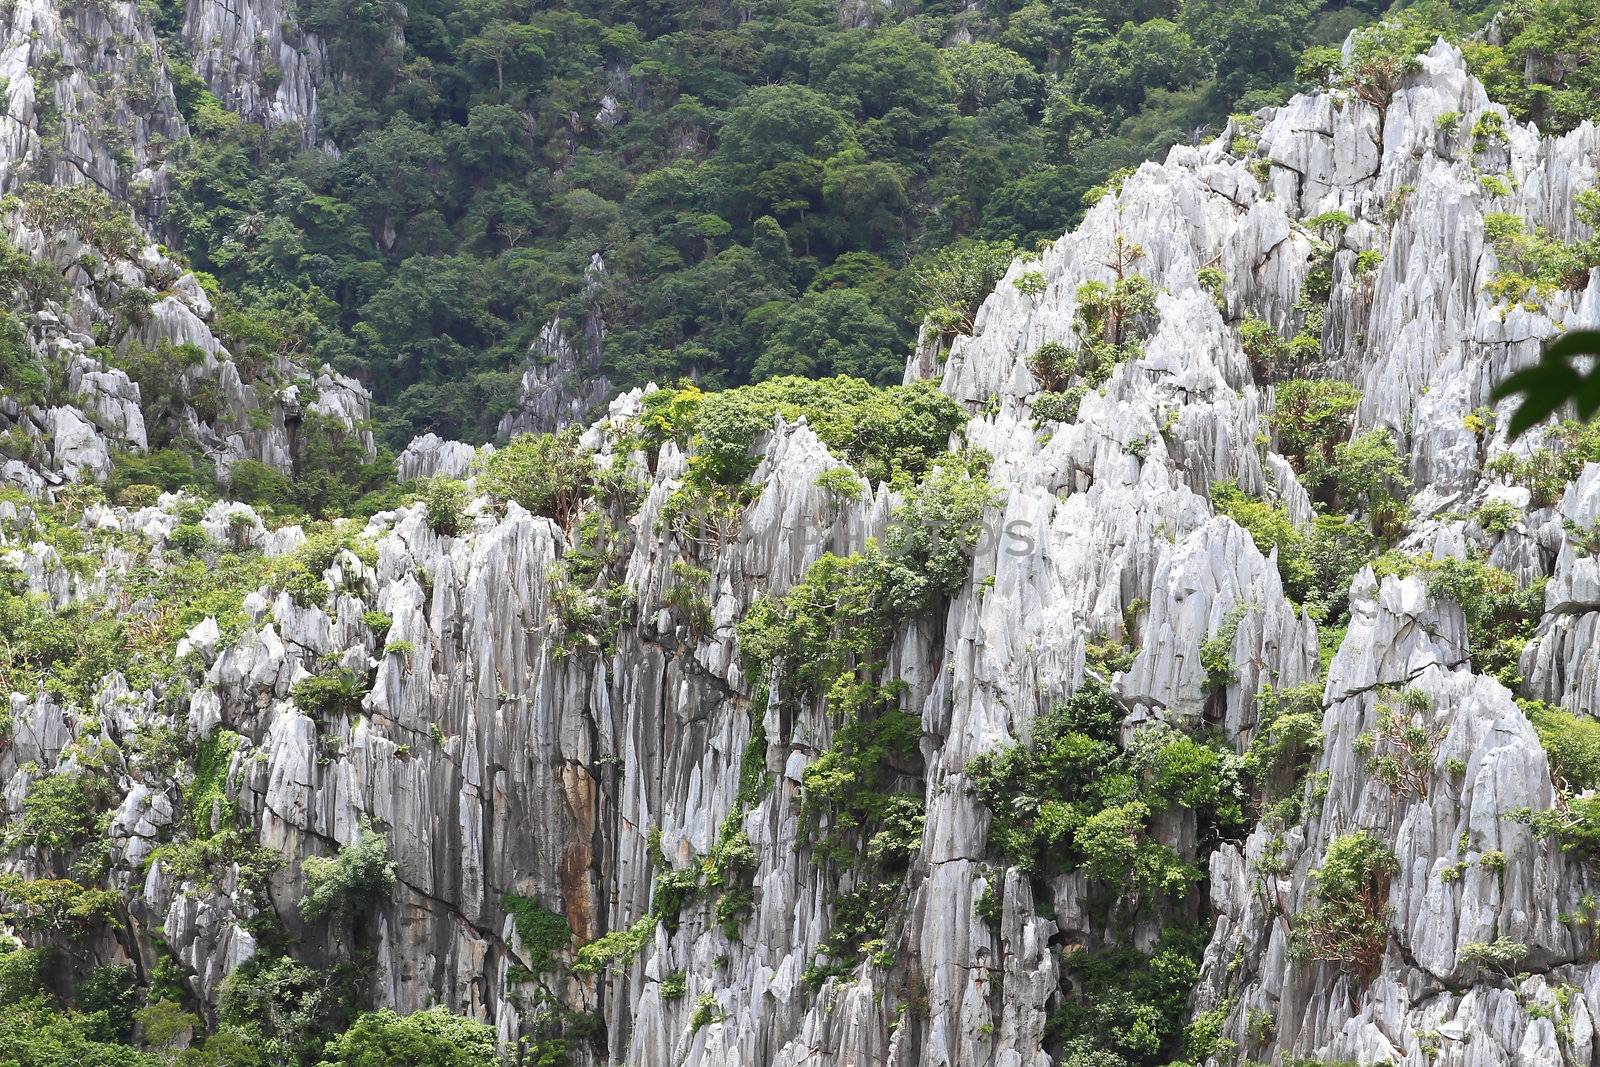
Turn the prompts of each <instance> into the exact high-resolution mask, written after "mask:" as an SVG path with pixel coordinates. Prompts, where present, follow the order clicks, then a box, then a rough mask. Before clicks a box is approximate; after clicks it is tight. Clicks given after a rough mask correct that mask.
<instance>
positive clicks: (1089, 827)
mask: <svg viewBox="0 0 1600 1067" xmlns="http://www.w3.org/2000/svg"><path fill="white" fill-rule="evenodd" d="M1121 721H1122V707H1121V705H1120V704H1118V703H1117V701H1116V699H1115V698H1114V697H1112V696H1111V694H1110V693H1109V692H1108V691H1107V690H1106V689H1105V687H1104V685H1103V684H1102V683H1100V682H1099V681H1096V680H1094V679H1092V678H1091V679H1090V680H1088V681H1086V682H1085V683H1084V685H1083V687H1082V688H1081V689H1079V690H1078V691H1077V692H1076V693H1074V694H1073V695H1072V696H1071V697H1069V698H1068V699H1067V700H1066V701H1064V702H1063V703H1061V704H1059V705H1057V706H1056V707H1055V708H1054V709H1053V710H1052V711H1051V712H1050V713H1049V714H1048V715H1045V716H1043V717H1041V718H1039V719H1038V720H1036V721H1035V722H1034V725H1033V743H1032V744H1031V745H1021V744H1014V745H1009V746H1006V747H1004V748H1001V749H997V750H994V751H991V752H986V753H984V754H983V755H981V756H978V757H977V758H976V759H974V760H973V761H972V762H971V763H969V764H968V765H967V776H968V778H969V779H971V782H972V787H973V790H974V791H975V792H976V793H977V795H978V797H979V798H980V799H982V800H983V802H984V804H985V805H987V806H988V807H989V809H990V811H991V812H992V813H993V821H992V822H991V823H990V830H989V839H990V842H991V844H992V847H994V848H995V849H996V850H997V851H998V852H999V853H1000V854H1001V855H1003V856H1005V857H1006V859H1007V860H1008V861H1009V862H1012V863H1015V864H1017V865H1019V866H1021V867H1023V868H1025V869H1027V870H1029V871H1033V872H1036V873H1040V874H1045V873H1054V872H1057V871H1060V870H1072V869H1083V870H1085V871H1087V872H1088V873H1089V874H1090V875H1092V876H1093V877H1095V878H1097V879H1100V880H1101V881H1102V883H1103V884H1105V885H1107V886H1117V887H1119V888H1121V889H1128V890H1131V891H1132V892H1129V893H1128V896H1129V898H1130V899H1129V900H1127V901H1124V903H1126V904H1136V903H1137V900H1136V899H1135V898H1137V897H1138V896H1140V895H1144V896H1147V897H1148V898H1151V899H1159V898H1160V897H1162V896H1165V895H1170V894H1174V893H1177V894H1181V893H1182V891H1183V890H1184V888H1185V887H1186V886H1187V885H1189V884H1190V883H1192V882H1193V881H1196V880H1198V878H1199V877H1200V871H1199V870H1198V869H1196V868H1194V867H1193V866H1192V865H1190V864H1188V863H1186V862H1184V861H1183V860H1182V859H1181V858H1180V857H1178V856H1177V855H1176V854H1175V853H1174V852H1173V851H1172V850H1171V849H1170V848H1169V847H1167V846H1166V845H1164V844H1162V843H1161V842H1160V841H1158V840H1157V839H1156V838H1155V837H1154V835H1153V833H1152V831H1151V820H1152V818H1153V817H1154V816H1155V815H1157V814H1159V813H1160V812H1161V811H1162V810H1164V809H1168V808H1176V807H1182V808H1188V809H1191V810H1193V811H1195V812H1196V813H1197V814H1198V815H1199V817H1200V818H1201V820H1202V822H1203V824H1205V825H1207V826H1209V827H1210V828H1211V831H1212V832H1213V833H1215V832H1217V831H1219V830H1222V829H1224V828H1230V829H1231V828H1235V827H1237V826H1239V825H1240V824H1241V822H1242V820H1243V810H1242V807H1241V797H1240V794H1239V792H1238V787H1237V783H1236V781H1235V770H1234V768H1233V765H1232V757H1231V756H1229V755H1227V754H1225V753H1224V752H1222V751H1221V750H1219V749H1217V748H1214V747H1211V746H1208V745H1204V744H1201V743H1199V742H1197V741H1195V740H1194V739H1192V738H1190V737H1188V736H1186V735H1184V734H1183V733H1181V732H1179V731H1176V730H1171V729H1164V728H1163V729H1155V728H1153V729H1151V730H1149V731H1146V732H1143V733H1141V734H1140V735H1139V736H1138V738H1137V740H1136V742H1135V743H1134V744H1133V745H1131V746H1130V747H1129V748H1128V749H1127V750H1126V751H1124V750H1123V749H1122V748H1121V747H1120V746H1119V745H1118V742H1117V735H1118V727H1119V725H1120V723H1121Z"/></svg>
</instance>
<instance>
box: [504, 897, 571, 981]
mask: <svg viewBox="0 0 1600 1067" xmlns="http://www.w3.org/2000/svg"><path fill="white" fill-rule="evenodd" d="M500 906H501V907H502V908H504V909H505V911H506V913H507V914H508V915H510V916H511V918H512V921H513V922H514V923H515V924H516V929H517V937H519V938H520V939H521V940H522V951H523V953H524V955H526V956H527V958H528V962H529V965H530V966H529V969H530V970H531V971H533V973H534V974H543V973H545V972H546V971H549V970H552V969H553V968H554V967H555V957H556V954H557V953H560V952H565V951H566V950H567V947H568V946H569V945H570V944H571V943H572V925H571V924H570V923H569V922H567V917H566V916H565V915H562V914H561V913H560V912H555V911H551V910H550V909H549V908H547V907H545V906H544V905H543V904H541V903H539V902H538V901H537V900H533V899H532V898H530V897H524V896H520V895H518V894H516V893H507V894H506V895H505V896H503V897H501V898H500Z"/></svg>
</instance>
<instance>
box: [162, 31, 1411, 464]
mask: <svg viewBox="0 0 1600 1067" xmlns="http://www.w3.org/2000/svg"><path fill="white" fill-rule="evenodd" d="M1380 7H1381V4H1380V3H1379V2H1378V0H1355V2H1353V3H1345V2H1343V0H1331V2H1327V3H1323V2H1320V0H1262V2H1260V3H1251V4H1239V3H1231V2H1225V0H1187V2H1183V3H1178V2H1172V0H1139V2H1137V3H1134V4H1132V5H1125V4H1112V3H1105V2H1103V0H1049V2H1031V3H1026V4H1022V3H1014V2H1009V0H989V2H986V3H984V4H982V5H981V6H979V7H977V8H976V9H975V10H971V9H968V8H967V6H966V5H963V4H958V3H954V2H951V0H933V2H921V0H916V2H909V3H898V4H895V5H892V6H889V7H884V8H881V9H880V8H877V7H875V6H871V5H864V6H863V7H862V8H861V9H860V12H861V13H862V14H863V17H866V18H870V19H871V21H872V24H871V25H869V26H865V27H855V26H851V25H847V24H845V23H846V21H847V19H848V16H849V15H850V13H851V11H854V10H855V9H850V11H846V12H844V15H845V16H846V17H845V18H842V17H841V9H840V8H839V7H838V6H837V5H836V4H835V3H833V2H831V0H797V2H796V0H754V2H751V3H741V4H683V3H663V2H648V3H647V2H620V0H581V2H578V3H571V4H567V3H552V2H548V0H539V2H536V3H534V4H532V5H531V8H532V9H531V10H530V9H529V6H528V5H522V4H513V3H509V2H504V0H472V2H469V3H464V4H457V3H453V2H449V0H422V2H418V3H412V4H408V5H405V6H402V5H400V4H396V3H387V2H384V0H307V2H305V3H304V4H302V5H301V8H300V18H301V21H302V23H303V25H304V26H305V27H306V28H307V29H310V30H313V31H315V32H317V33H318V34H320V35H321V36H322V37H323V38H324V39H325V40H326V41H327V42H328V45H329V49H330V53H331V58H332V62H333V63H334V65H335V68H336V69H337V70H338V71H339V72H341V77H340V78H339V79H338V80H337V82H336V83H335V84H330V85H328V86H325V87H324V89H323V94H322V104H323V118H324V122H325V125H326V134H327V136H328V137H329V138H330V139H331V140H332V142H333V143H334V144H336V145H337V146H338V148H339V153H338V154H337V155H334V154H330V153H327V152H324V151H321V150H312V151H301V150H300V147H299V140H298V133H297V132H296V131H293V130H277V131H273V132H272V133H267V132H265V131H263V130H262V129H260V128H258V127H254V126H250V125H247V124H244V123H242V122H240V121H239V120H238V119H237V118H236V117H234V116H232V115H229V114H228V113H226V112H224V111H222V110H221V109H220V108H219V107H218V106H217V105H216V102H215V101H214V100H212V99H209V94H207V93H206V92H205V90H204V88H203V86H200V85H199V84H198V81H197V79H195V78H194V76H193V75H192V74H188V75H187V76H185V74H186V72H185V71H184V70H183V67H182V56H181V52H180V51H178V50H177V49H174V53H173V58H172V59H171V60H170V62H169V65H170V66H171V67H172V68H173V69H174V71H175V72H176V73H175V79H176V81H177V82H178V85H179V89H180V104H181V105H182V107H183V109H184V110H185V112H186V114H187V115H188V117H189V118H190V120H191V125H192V128H193V130H194V132H195V137H194V140H193V142H192V144H191V145H190V146H189V150H188V153H187V157H186V159H185V160H184V161H183V163H182V166H181V171H180V175H179V180H178V187H177V190H176V194H175V196H174V202H173V205H172V208H171V211H170V214H169V216H168V219H167V221H168V223H169V224H170V226H171V227H172V229H173V232H174V236H175V240H176V241H177V243H178V244H179V245H180V246H181V247H182V248H183V250H184V251H185V252H186V253H187V254H189V255H190V257H191V258H192V260H193V261H194V263H195V265H196V266H198V267H200V268H202V269H204V270H206V271H209V272H211V273H213V274H215V275H216V276H217V277H218V279H220V281H221V282H222V283H223V285H224V287H225V288H228V289H231V290H234V291H236V292H239V293H241V294H243V295H244V297H245V299H246V301H247V302H248V303H249V304H250V305H251V306H252V307H253V308H255V309H258V310H259V311H261V312H262V313H263V314H264V316H265V317H267V318H269V319H270V320H271V321H272V322H273V323H274V324H275V325H276V326H277V327H278V330H279V333H278V335H277V336H276V337H275V339H274V342H275V343H277V344H281V345H284V346H291V347H293V348H294V349H296V350H300V351H303V352H306V353H307V354H309V355H310V356H311V357H312V358H315V359H325V360H327V361H328V362H330V363H331V364H332V365H333V366H334V367H336V368H338V369H340V370H342V371H345V372H347V373H351V374H354V375H355V376H357V377H359V378H360V379H361V380H362V381H364V382H365V383H367V384H368V385H369V387H370V388H372V389H373V391H374V394H375V400H376V401H377V403H378V405H379V411H380V413H381V415H380V423H381V430H382V436H383V438H384V439H385V441H386V442H387V443H388V444H389V445H390V446H391V447H400V446H402V445H403V444H404V443H405V442H406V441H407V440H409V438H410V437H411V435H412V434H414V433H417V432H421V431H424V430H434V431H436V432H438V433H440V434H442V435H446V436H451V437H456V438H460V439H464V440H468V441H480V440H483V439H485V438H486V437H487V436H488V435H490V434H491V433H492V432H493V429H494V426H495V423H496V421H497V420H498V418H499V416H500V415H501V414H502V413H503V412H504V411H505V410H507V409H508V408H509V407H510V406H511V405H512V404H514V403H515V401H516V398H517V390H518V379H519V374H520V367H521V365H522V363H523V361H524V360H525V358H526V352H527V348H528V345H529V343H530V341H532V340H533V338H534V337H535V336H536V335H537V333H538V331H539V329H540V327H541V326H542V325H543V324H544V323H545V322H546V321H547V320H548V319H549V318H551V317H552V316H553V315H555V314H557V313H563V314H564V315H565V317H566V320H567V321H568V322H569V323H570V322H571V321H572V320H573V319H574V318H576V317H578V316H581V315H582V314H584V313H586V312H589V311H595V312H598V313H599V314H600V315H601V316H602V318H603V320H604V322H605V323H606V325H607V328H608V336H607V339H606V352H605V360H606V365H607V370H608V373H609V375H610V377H611V379H612V381H613V382H614V383H616V384H619V385H621V386H631V385H637V384H641V383H643V382H644V381H647V380H650V379H655V380H657V381H661V382H667V381H672V380H676V379H678V378H679V377H682V376H693V377H695V378H696V379H697V380H700V381H702V382H703V383H705V384H707V385H709V386H711V387H717V386H725V385H732V384H741V383H744V382H747V381H751V380H759V379H762V378H766V377H770V376H773V375H779V374H805V375H813V376H817V375H827V374H835V373H843V374H850V375H855V376H859V377H862V378H866V379H868V380H870V381H874V382H885V381H889V380H898V378H899V375H900V372H901V369H902V367H903V366H904V362H905V357H906V355H907V353H908V352H909V350H910V348H911V346H912V345H913V343H914V341H915V338H916V332H917V329H918V326H919V324H920V322H921V320H922V317H923V315H924V314H925V313H927V312H930V311H942V312H945V313H946V315H947V322H948V324H949V325H951V326H952V327H957V328H958V327H959V326H960V325H961V324H962V320H963V319H964V318H965V317H966V315H969V314H970V313H971V311H972V310H973V309H975V307H976V303H977V302H978V301H979V300H981V297H982V295H983V293H984V291H985V290H986V289H987V285H988V283H989V282H991V281H992V279H993V276H994V274H995V273H996V272H998V271H999V270H1003V269H1004V265H1005V263H1006V262H1007V261H1008V260H1009V258H1010V255H1011V253H1012V251H1013V250H1014V249H1028V248H1032V247H1034V246H1035V245H1036V244H1037V243H1038V242H1039V241H1041V240H1046V239H1053V238H1055V237H1058V236H1059V235H1060V234H1061V233H1063V232H1064V231H1065V230H1066V229H1068V228H1069V227H1070V226H1071V225H1072V224H1073V223H1074V222H1075V221H1076V219H1077V218H1078V217H1079V216H1080V214H1081V213H1082V211H1083V207H1084V204H1085V200H1086V197H1087V198H1089V199H1091V200H1092V196H1093V193H1092V191H1093V190H1094V189H1095V188H1096V187H1097V186H1098V185H1100V184H1101V183H1102V182H1104V181H1105V179H1106V177H1107V176H1108V175H1110V174H1112V173H1113V172H1114V171H1116V170H1118V169H1119V168H1123V167H1128V166H1133V165H1136V164H1138V163H1139V162H1141V161H1143V160H1145V159H1149V158H1153V157H1156V156H1158V155H1159V154H1160V153H1161V152H1163V151H1164V150H1165V149H1166V148H1167V147H1168V146H1170V145H1172V144H1174V143H1178V142H1188V141H1193V140H1198V139H1204V138H1206V137H1209V136H1212V135H1213V134H1214V133H1215V132H1216V131H1217V130H1218V129H1220V124H1221V123H1222V122H1224V121H1225V120H1226V117H1227V116H1228V115H1229V114H1230V113H1231V112H1237V111H1248V110H1251V109H1254V108H1256V107H1259V106H1262V105H1265V104H1272V103H1275V102H1278V101H1281V100H1283V99H1285V98H1286V97H1287V95H1288V94H1289V93H1290V92H1291V91H1292V90H1293V89H1294V88H1296V87H1297V84H1299V83H1297V82H1296V80H1295V71H1296V64H1297V61H1298V59H1299V57H1300V56H1301V54H1302V52H1303V51H1304V50H1305V49H1306V48H1308V47H1314V46H1319V45H1320V46H1328V45H1332V44H1336V43H1337V42H1339V41H1340V40H1342V39H1343V38H1344V36H1345V35H1346V34H1347V33H1348V31H1349V30H1350V29H1352V28H1353V27H1355V26H1358V25H1361V24H1363V23H1364V22H1366V21H1369V20H1370V19H1371V18H1373V17H1374V16H1375V15H1377V14H1379V13H1380ZM164 11H165V13H166V16H167V20H168V21H167V24H168V25H169V26H171V25H172V20H173V19H175V18H177V17H178V9H177V7H176V6H169V7H167V8H165V9H164ZM607 94H609V95H610V96H611V97H612V98H613V99H615V100H616V101H617V102H618V104H619V111H618V113H617V114H616V119H615V121H607V122H601V121H596V116H597V115H598V114H599V112H600V111H601V109H602V100H603V98H604V97H605V96H606V95H607ZM596 253H598V254H599V255H600V256H601V257H602V258H603V260H604V264H605V270H604V273H603V274H601V275H599V277H598V286H597V287H596V288H594V289H593V290H592V291H588V290H586V284H585V271H586V270H587V268H588V267H589V264H590V262H591V258H592V257H593V256H594V255H595V254H596ZM974 278H976V281H974V280H973V279H974Z"/></svg>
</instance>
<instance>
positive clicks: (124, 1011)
mask: <svg viewBox="0 0 1600 1067" xmlns="http://www.w3.org/2000/svg"><path fill="white" fill-rule="evenodd" d="M138 981H139V980H138V976H137V975H136V974H135V973H134V969H133V968H132V967H126V966H118V965H107V966H104V967H96V968H95V969H94V970H92V971H90V972H89V976H88V977H87V978H85V979H84V980H83V981H82V982H80V983H79V984H78V988H77V989H75V990H74V991H73V994H72V1001H73V1007H74V1008H75V1009H77V1010H78V1011H81V1012H83V1013H84V1014H85V1015H88V1016H94V1015H97V1014H98V1016H99V1018H98V1019H96V1021H95V1023H94V1024H93V1025H92V1026H91V1027H90V1030H91V1034H92V1036H93V1037H94V1039H95V1040H96V1041H110V1042H123V1043H126V1042H128V1041H129V1040H130V1039H132V1037H133V1013H134V1009H135V1008H136V1007H137V1006H138V1004H139V999H140V998H139V992H138Z"/></svg>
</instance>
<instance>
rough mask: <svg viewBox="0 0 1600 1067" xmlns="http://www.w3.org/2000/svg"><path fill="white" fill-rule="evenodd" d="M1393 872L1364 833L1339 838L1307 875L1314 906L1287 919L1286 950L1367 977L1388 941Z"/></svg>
mask: <svg viewBox="0 0 1600 1067" xmlns="http://www.w3.org/2000/svg"><path fill="white" fill-rule="evenodd" d="M1397 870H1399V863H1398V862H1397V861H1396V859H1395V856H1394V852H1393V850H1392V849H1390V848H1389V846H1388V844H1386V843H1385V842H1383V841H1382V840H1380V839H1378V838H1377V837H1374V836H1373V835H1372V834H1371V833H1369V832H1368V831H1366V830H1357V831H1354V832H1352V833H1347V834H1340V835H1339V836H1338V837H1335V838H1334V839H1333V841H1332V842H1330V843H1329V845H1328V850H1327V852H1326V853H1325V854H1324V855H1323V857H1322V866H1321V867H1320V868H1318V869H1317V870H1316V871H1313V872H1312V878H1313V879H1315V881H1316V885H1317V897H1318V901H1319V902H1318V903H1317V904H1315V905H1313V906H1312V907H1310V908H1307V909H1306V910H1304V911H1302V912H1300V913H1299V914H1297V915H1295V916H1294V919H1293V924H1292V926H1293V940H1292V945H1291V951H1293V952H1295V953H1296V954H1299V955H1302V956H1306V957H1309V958H1311V959H1317V960H1325V961H1327V962H1329V963H1334V964H1337V965H1339V966H1341V967H1344V968H1346V969H1348V970H1350V971H1353V972H1354V973H1356V974H1358V975H1363V976H1365V975H1369V974H1371V973H1372V971H1373V970H1375V969H1376V968H1377V966H1378V964H1379V963H1380V962H1381V961H1382V959H1383V953H1384V948H1385V946H1386V945H1387V943H1388V937H1389V910H1390V909H1389V907H1388V899H1389V879H1390V877H1391V876H1392V875H1393V874H1394V873H1395V871H1397Z"/></svg>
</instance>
